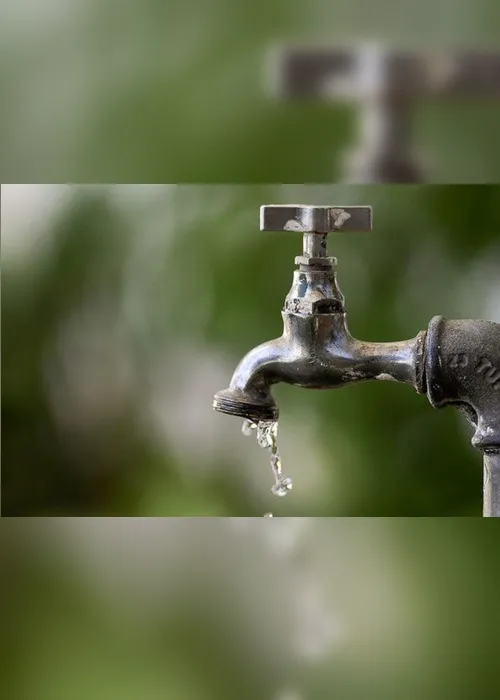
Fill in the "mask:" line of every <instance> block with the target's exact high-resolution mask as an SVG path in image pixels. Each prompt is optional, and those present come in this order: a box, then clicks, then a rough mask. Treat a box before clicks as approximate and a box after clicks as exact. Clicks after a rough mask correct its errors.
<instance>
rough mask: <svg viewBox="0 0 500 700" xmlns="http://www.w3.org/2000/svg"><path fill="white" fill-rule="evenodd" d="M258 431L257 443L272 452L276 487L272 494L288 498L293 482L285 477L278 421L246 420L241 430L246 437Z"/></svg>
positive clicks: (272, 489)
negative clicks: (256, 422) (279, 448)
mask: <svg viewBox="0 0 500 700" xmlns="http://www.w3.org/2000/svg"><path fill="white" fill-rule="evenodd" d="M255 429H257V442H258V444H259V445H260V446H261V447H262V449H264V450H269V452H271V468H272V470H273V475H274V485H273V487H272V488H271V492H272V493H273V494H274V495H275V496H280V497H283V496H286V495H287V493H288V492H289V491H291V489H292V480H291V478H290V477H289V476H286V477H284V476H283V471H282V468H281V459H280V455H279V450H278V421H272V420H268V421H259V423H258V424H255V423H253V422H252V421H249V420H246V421H244V423H243V426H242V428H241V430H242V432H243V434H244V435H251V434H252V432H253V431H254V430H255Z"/></svg>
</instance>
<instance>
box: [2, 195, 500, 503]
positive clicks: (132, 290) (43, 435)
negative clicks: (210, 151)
mask: <svg viewBox="0 0 500 700" xmlns="http://www.w3.org/2000/svg"><path fill="white" fill-rule="evenodd" d="M499 195H500V187H496V186H470V187H466V186H454V187H452V186H450V187H437V186H428V187H386V186H381V187H362V188H352V187H351V188H349V187H338V186H337V187H336V186H333V187H329V186H326V185H325V186H309V185H290V186H282V187H281V186H188V185H186V186H166V187H163V188H162V187H160V188H158V187H156V188H154V187H152V188H141V187H136V188H134V187H123V188H122V187H104V186H102V187H100V186H96V187H90V188H88V187H83V188H80V187H78V186H75V187H73V188H71V187H70V188H69V193H68V197H67V199H66V203H65V204H64V205H63V206H61V207H60V208H59V209H58V211H57V213H56V215H55V218H54V219H50V220H49V219H48V220H43V219H42V220H41V221H38V222H35V223H34V224H33V225H32V226H33V229H34V232H36V233H37V234H38V238H36V242H35V244H33V246H32V250H31V253H29V254H28V255H26V256H25V257H23V258H22V259H19V260H17V259H16V258H15V257H12V258H10V257H8V256H5V259H4V260H3V271H2V276H3V280H2V282H3V283H2V317H3V319H2V321H3V322H2V330H3V352H2V443H3V444H2V457H3V464H2V467H3V469H2V507H3V513H4V514H5V515H35V514H74V515H78V514H79V515H87V514H89V515H90V514H100V515H112V514H115V515H241V516H243V515H256V516H258V515H262V514H263V513H264V512H266V511H267V510H269V500H268V498H267V497H266V496H265V493H266V491H265V485H266V483H267V482H266V479H268V478H269V474H268V473H267V472H266V468H267V465H266V463H267V457H266V455H265V454H264V453H261V454H260V455H259V454H257V452H256V451H255V446H254V445H249V443H248V441H245V440H244V438H243V437H241V439H238V434H239V430H240V426H239V423H238V421H237V420H235V419H232V418H228V417H225V416H222V415H220V414H213V413H212V409H211V402H212V394H213V393H214V392H215V391H216V390H218V389H221V388H223V385H224V384H225V385H227V384H228V383H229V379H230V375H231V372H232V370H233V368H234V367H235V366H236V363H237V362H238V361H239V359H240V358H241V357H242V355H243V354H244V353H246V352H247V351H248V350H249V349H250V348H252V347H254V346H255V345H257V344H259V343H261V342H263V341H265V340H267V339H270V338H272V337H276V336H278V335H280V333H281V318H280V309H281V306H282V303H283V298H284V296H285V294H286V293H287V291H288V288H289V286H290V284H291V278H292V271H293V259H294V256H295V255H296V254H297V251H298V250H300V245H301V243H300V240H298V238H297V237H296V236H293V235H286V234H283V235H281V234H269V233H265V234H262V233H259V232H258V207H259V206H260V205H261V204H263V203H265V202H268V203H269V202H278V203H279V202H283V203H286V202H287V201H304V202H310V203H318V204H319V203H325V202H333V203H338V202H341V203H344V204H352V203H369V204H372V205H373V207H374V221H375V230H374V232H373V233H371V234H367V235H354V236H351V237H349V236H344V237H342V236H337V237H332V240H331V242H330V248H331V251H332V253H334V254H335V255H337V257H338V259H339V272H338V275H339V282H340V286H341V289H342V291H343V293H344V294H345V296H346V300H347V307H348V311H349V319H350V327H351V331H352V332H353V334H354V335H355V336H356V337H358V338H362V339H366V340H379V341H383V340H386V341H387V340H399V339H404V338H409V337H413V336H414V335H415V334H416V333H417V332H418V331H419V330H420V329H423V328H426V327H427V324H428V321H429V320H430V318H431V317H432V316H434V315H438V314H441V315H445V316H448V317H449V318H460V317H465V318H467V317H471V318H473V317H482V316H483V315H486V316H487V317H490V318H493V320H500V318H499V316H500V302H499V290H498V265H499V262H500V247H499V238H498V231H499V230H500V196H499ZM26 206H28V202H26ZM217 358H220V360H221V362H224V363H225V364H222V365H221V367H222V368H224V367H225V368H226V369H223V370H221V369H220V368H219V370H218V372H216V373H215V374H214V369H213V367H212V364H211V363H213V362H214V360H216V359H217ZM217 361H218V360H217ZM204 363H205V364H204ZM204 367H206V369H203V368H204ZM221 371H222V378H221ZM164 381H166V382H167V383H166V385H165V387H166V388H165V389H161V387H162V386H163V384H162V382H164ZM179 382H180V383H181V384H182V386H181V385H180V384H179ZM189 382H191V383H190V384H189ZM219 382H221V383H222V385H219ZM186 386H187V387H188V388H187V389H186V388H185V387H186ZM182 387H184V389H182ZM160 389H161V391H160ZM158 391H160V408H159V414H160V416H162V417H163V418H162V420H165V421H166V423H165V426H166V427H164V428H162V427H161V426H162V425H163V423H161V421H160V425H159V426H158V422H157V421H156V427H155V425H153V424H154V423H155V421H154V420H153V423H152V417H151V402H152V397H154V396H156V392H158ZM186 391H187V393H188V395H187V396H186V395H185V394H186ZM276 396H277V398H278V402H279V404H280V409H281V430H280V435H281V436H282V438H283V440H284V444H285V445H286V444H288V443H287V440H290V448H289V449H284V450H283V460H284V468H285V470H287V471H289V472H291V473H292V476H293V478H294V483H295V489H294V491H293V493H292V495H290V496H289V497H288V498H287V499H285V501H281V500H280V501H279V503H277V504H274V505H273V506H272V509H273V511H274V512H275V513H276V514H278V515H325V516H327V515H363V516H369V515H401V516H403V515H408V516H409V515H421V516H423V515H453V514H455V515H479V514H480V512H481V483H482V478H481V459H480V455H479V454H478V453H475V452H474V451H473V450H472V448H471V446H470V444H469V440H470V437H471V431H470V429H469V427H468V426H467V425H466V424H465V423H464V421H463V419H462V418H461V417H460V416H459V415H458V414H457V413H456V412H455V411H454V410H452V409H448V410H444V411H435V410H434V409H432V408H431V406H430V405H429V403H428V402H427V400H426V399H425V398H424V397H419V396H417V395H416V394H415V393H414V392H413V391H412V390H410V389H409V388H408V387H402V386H399V385H395V384H391V383H383V382H381V383H367V384H362V385H355V386H352V387H349V388H348V390H347V391H332V392H315V391H309V392H308V391H304V390H301V389H298V388H295V387H286V386H278V387H277V388H276ZM297 425H302V426H303V429H304V435H305V433H306V432H307V431H308V430H309V429H310V430H312V431H313V435H314V437H313V438H312V439H313V442H314V446H315V448H318V450H319V453H318V455H319V456H314V457H312V456H311V457H310V458H308V457H307V449H308V448H307V447H306V446H305V443H304V446H302V445H301V443H302V442H303V440H302V439H301V437H300V432H296V426H297ZM293 426H295V427H293ZM294 431H295V432H294ZM299 431H300V429H299ZM212 433H213V435H214V437H213V439H212V438H211V434H212ZM214 441H215V443H216V444H214ZM294 446H295V447H294ZM298 448H300V449H298ZM252 449H253V450H254V452H255V460H259V463H261V464H262V470H261V472H260V474H261V483H262V485H263V486H262V490H259V489H257V491H256V490H255V488H249V482H248V478H247V474H246V472H247V471H248V469H249V467H248V466H246V464H245V460H246V457H245V455H247V454H250V452H251V451H252ZM304 450H306V453H305V454H304ZM252 454H253V453H252ZM311 454H312V453H311ZM314 454H315V455H316V452H315V453H314ZM311 459H318V460H319V461H320V463H319V462H318V466H319V468H320V470H322V471H324V478H325V479H326V481H323V485H322V486H320V487H316V491H314V493H313V498H312V500H310V501H309V502H307V503H305V502H303V501H302V500H301V496H300V493H301V480H303V481H304V486H305V483H306V480H307V478H308V463H310V461H311ZM325 470H326V471H325ZM338 488H340V489H341V493H340V494H339V493H337V490H338ZM318 489H319V490H318Z"/></svg>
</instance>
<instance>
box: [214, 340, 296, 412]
mask: <svg viewBox="0 0 500 700" xmlns="http://www.w3.org/2000/svg"><path fill="white" fill-rule="evenodd" d="M287 354H288V347H287V343H286V340H285V338H284V337H281V338H276V339H275V340H270V341H268V342H267V343H262V344H261V345H258V346H257V347H256V348H254V349H253V350H250V352H248V353H247V354H246V355H245V357H244V358H243V359H242V360H241V361H240V363H239V364H238V366H237V367H236V370H235V371H234V374H233V377H232V379H231V383H230V385H229V388H228V389H224V390H222V391H219V392H218V393H217V394H216V395H215V396H214V402H213V407H214V409H215V410H217V411H220V412H221V413H228V414H230V415H236V416H240V417H242V418H247V419H249V420H252V421H254V422H255V423H258V422H259V421H263V420H277V418H278V406H277V404H276V402H275V400H274V398H273V396H272V395H271V392H270V387H271V385H272V384H275V383H277V382H279V381H280V368H281V366H282V365H283V363H284V362H285V358H286V356H287Z"/></svg>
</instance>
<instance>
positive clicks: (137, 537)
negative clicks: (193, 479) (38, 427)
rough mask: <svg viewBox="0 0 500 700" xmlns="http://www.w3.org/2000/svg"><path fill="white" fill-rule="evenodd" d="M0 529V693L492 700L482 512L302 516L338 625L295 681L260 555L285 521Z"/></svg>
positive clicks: (277, 560) (488, 546)
mask: <svg viewBox="0 0 500 700" xmlns="http://www.w3.org/2000/svg"><path fill="white" fill-rule="evenodd" d="M2 522H3V527H2V530H1V533H0V534H1V537H0V568H1V570H2V571H4V572H8V576H4V577H2V579H1V581H0V614H1V618H2V637H1V640H2V641H1V643H0V670H1V674H0V695H1V696H2V697H5V698H9V700H10V699H11V698H12V700H14V699H16V700H31V699H32V698H36V699H37V700H45V699H47V700H87V699H88V698H89V697H92V698H96V700H101V699H102V700H114V698H120V700H132V699H135V698H144V697H146V698H163V697H165V698H175V700H225V699H226V698H228V699H229V698H231V699H233V698H235V697H237V698H242V699H243V700H284V696H281V695H277V691H278V690H279V689H280V687H283V684H284V683H287V684H290V685H291V686H292V687H293V685H294V680H295V681H297V684H298V686H299V688H300V690H301V694H300V696H299V697H300V700H327V699H329V698H331V697H337V696H340V697H342V698H345V699H346V700H366V698H370V700H379V699H380V700H393V699H394V700H396V699H398V698H401V697H404V698H407V699H408V700H423V699H424V698H425V699H426V700H448V699H449V700H468V699H469V698H471V697H475V698H476V697H477V698H485V699H486V698H488V699H489V698H494V697H496V694H497V693H496V691H497V687H498V681H499V669H498V664H497V663H496V657H497V650H498V629H499V623H500V606H499V599H498V593H497V591H498V585H497V582H498V575H499V573H500V571H499V564H500V561H499V557H498V532H497V530H496V529H495V527H496V526H495V524H494V522H491V527H490V528H485V527H484V523H482V522H481V521H479V520H476V519H455V518H449V519H442V518H436V519H427V518H426V519H397V520H396V519H387V520H384V519H378V520H377V521H376V522H374V521H373V520H367V519H363V518H360V519H349V521H348V522H346V521H344V520H342V519H338V518H335V519H330V520H327V519H316V520H314V521H312V522H310V523H309V524H308V525H307V527H306V535H303V537H305V539H304V542H305V544H307V551H308V561H309V558H310V559H311V561H310V562H309V568H311V567H313V568H314V569H315V568H316V565H317V564H320V565H321V566H320V567H319V568H318V572H317V574H318V575H319V576H321V579H322V582H323V584H324V585H325V588H326V591H328V605H329V606H330V607H331V608H332V609H333V611H334V613H335V616H336V617H338V618H339V620H340V621H341V635H340V639H339V641H338V643H337V644H336V645H335V646H334V648H333V649H329V650H328V652H327V653H326V654H325V658H324V659H323V660H322V661H317V662H316V663H312V664H309V665H304V667H303V668H301V670H300V673H299V672H298V666H302V664H300V663H298V660H297V658H296V655H295V654H294V653H293V650H292V645H291V643H290V629H291V628H292V627H293V625H292V622H291V621H293V619H294V613H295V612H296V609H295V608H296V607H298V605H299V599H298V590H297V589H296V581H295V579H294V576H293V574H292V572H291V571H290V565H289V563H288V564H287V562H286V559H287V557H282V556H276V553H275V554H274V555H272V554H271V553H270V551H268V550H271V548H270V547H268V545H269V544H270V541H271V540H272V538H271V533H272V532H274V533H276V528H277V527H278V526H279V525H280V524H281V526H283V527H285V526H288V525H291V524H292V521H291V520H290V519H288V520H287V521H283V520H282V521H279V520H274V521H272V520H266V519H261V520H257V519H253V520H252V521H249V522H248V523H247V528H246V531H245V529H241V528H240V529H237V528H236V527H233V526H234V525H235V523H232V522H231V521H230V520H228V519H223V520H219V519H210V520H209V521H208V522H207V521H206V520H196V519H195V520H193V519H182V520H181V522H180V523H179V522H176V520H175V519H166V518H165V519H156V520H154V521H152V520H149V522H148V523H147V526H145V523H144V521H140V520H137V519H135V520H133V521H130V520H125V519H104V520H99V522H95V521H93V519H75V518H73V519H61V518H59V519H47V518H37V519H32V520H20V519H17V520H16V521H12V520H10V521H9V520H3V521H2ZM266 533H267V534H266ZM267 540H269V541H267ZM271 551H272V550H271ZM309 555H310V557H309ZM292 568H293V567H292ZM294 591H295V592H294ZM284 630H285V631H284ZM286 630H288V634H287V633H286Z"/></svg>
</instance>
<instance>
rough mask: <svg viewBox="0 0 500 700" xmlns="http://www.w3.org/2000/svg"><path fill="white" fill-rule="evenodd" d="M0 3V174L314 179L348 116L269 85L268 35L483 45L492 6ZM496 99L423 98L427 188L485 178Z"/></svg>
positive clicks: (331, 163)
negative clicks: (277, 93)
mask: <svg viewBox="0 0 500 700" xmlns="http://www.w3.org/2000/svg"><path fill="white" fill-rule="evenodd" d="M3 5H4V7H2V9H1V10H0V38H1V39H2V50H1V55H2V58H3V59H4V60H3V61H2V63H1V64H0V77H1V78H2V85H3V100H2V121H3V128H2V129H1V131H0V154H1V158H0V163H1V172H2V181H3V182H123V183H126V182H323V181H330V180H336V179H338V178H339V176H341V175H342V173H341V165H340V156H341V153H342V152H343V150H344V149H345V147H346V146H347V145H348V143H349V142H351V141H352V140H353V139H354V138H355V129H356V116H357V111H356V109H355V108H354V107H349V106H344V107H339V106H336V107H333V106H332V105H328V104H326V103H324V102H323V103H321V102H320V101H318V102H317V103H314V102H306V103H293V102H290V103H286V102H284V101H280V100H277V99H274V98H273V97H271V96H270V92H269V90H268V87H267V86H268V84H269V82H270V80H269V68H268V67H267V64H266V57H267V56H268V52H269V48H270V46H271V45H273V44H274V43H275V42H277V41H280V42H281V41H298V42H310V41H322V42H336V43H342V44H346V43H347V44H349V45H352V46H354V45H356V43H357V42H358V41H360V40H363V39H364V40H366V39H367V38H368V39H372V40H378V41H385V42H389V43H391V44H396V45H400V46H403V47H405V46H413V47H418V48H421V49H425V48H426V47H432V48H438V49H445V48H449V47H451V48H454V47H456V46H458V47H462V46H464V45H465V46H471V47H480V48H481V47H483V46H485V45H489V46H493V47H495V46H496V45H497V44H498V38H499V31H500V30H499V27H500V15H499V6H498V2H497V0H454V1H453V2H449V1H448V0H439V1H438V2H436V0H422V1H421V2H419V3H417V4H415V3H414V2H411V1H409V0H407V1H406V2H402V1H401V0H378V1H377V2H376V3H366V2H364V1H363V0H356V1H353V0H336V1H335V2H334V3H330V2H327V1H326V0H309V1H308V2H307V3H299V2H293V1H292V2H290V1H289V0H253V1H252V2H250V3H234V2H232V0H216V1H215V2H211V3H209V4H207V3H205V2H202V0H190V1H189V0H169V1H168V2H164V0H125V1H123V0H122V1H120V2H116V0H106V1H103V0H79V1H76V2H71V3H69V2H65V0H45V1H44V2H43V3H42V4H36V3H35V2H34V1H33V0H21V1H20V0H18V1H17V2H15V3H14V2H10V3H9V2H7V3H4V4H3ZM499 118H500V107H499V106H498V103H496V102H495V103H491V104H483V103H477V104H467V103H466V104H427V103H423V104H421V105H419V106H418V108H417V110H416V123H415V142H416V145H417V146H418V148H420V149H421V150H422V151H423V152H424V154H426V160H429V167H430V181H432V182H444V183H446V182H456V183H458V182H463V183H467V182H496V181H498V179H499V176H500V170H499V167H500V166H499V163H500V136H499V132H498V129H497V128H496V127H497V124H498V121H499Z"/></svg>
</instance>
